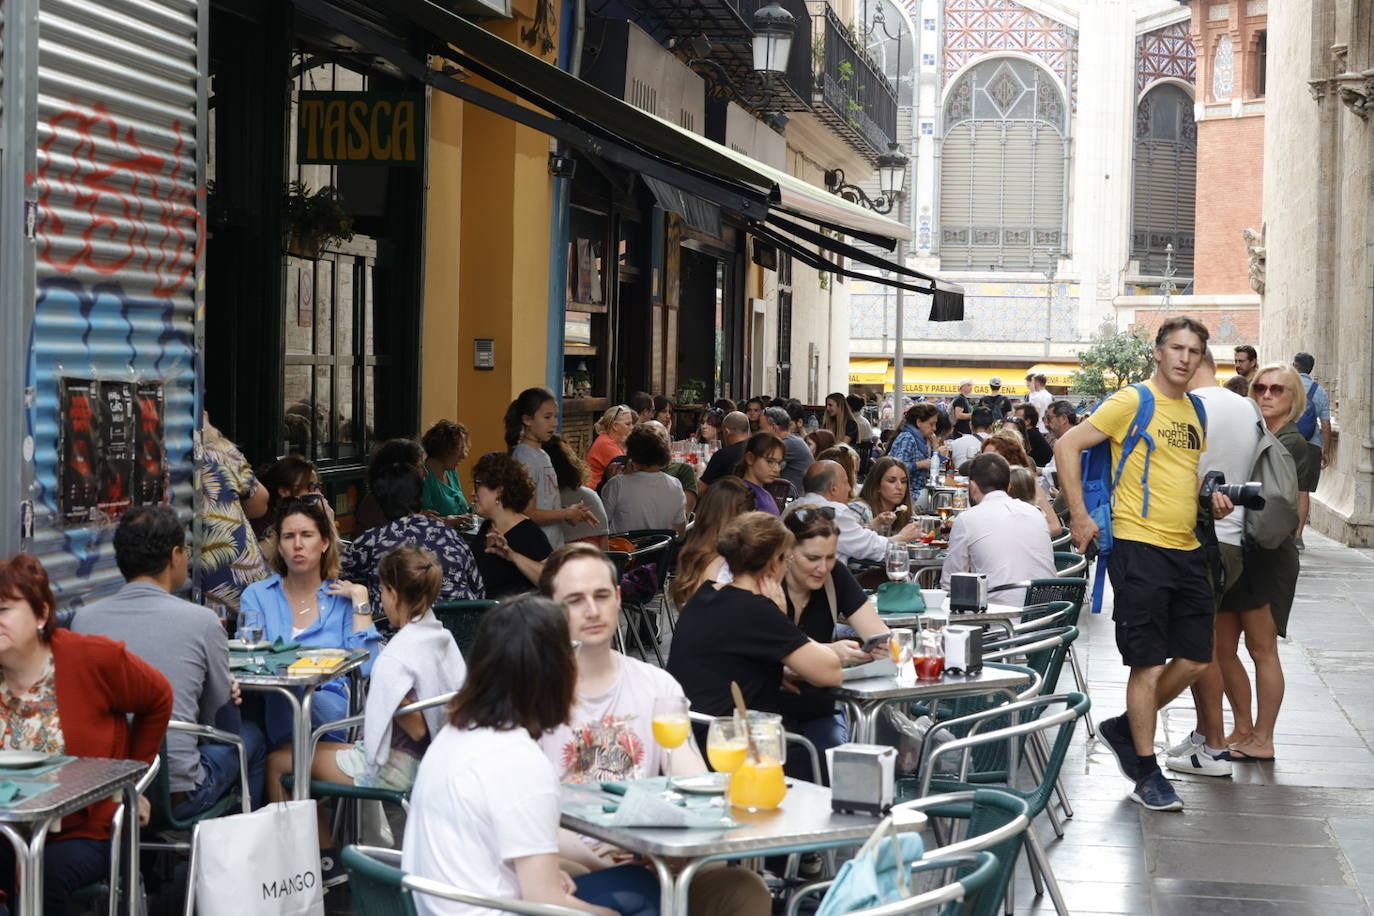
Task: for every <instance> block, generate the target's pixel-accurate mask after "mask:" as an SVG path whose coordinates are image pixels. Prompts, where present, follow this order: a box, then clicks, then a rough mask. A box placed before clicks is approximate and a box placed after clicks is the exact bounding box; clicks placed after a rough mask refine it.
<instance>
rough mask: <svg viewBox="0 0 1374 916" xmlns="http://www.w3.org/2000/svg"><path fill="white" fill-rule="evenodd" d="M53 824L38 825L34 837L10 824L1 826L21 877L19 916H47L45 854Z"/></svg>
mask: <svg viewBox="0 0 1374 916" xmlns="http://www.w3.org/2000/svg"><path fill="white" fill-rule="evenodd" d="M51 825H52V821H51V820H44V821H35V822H34V824H33V835H32V836H30V837H29V838H28V840H25V839H24V837H23V836H22V835H21V834H20V833H19V831H17V830H15V829H14V828H13V827H11V826H10V825H9V824H0V833H3V834H4V835H5V839H7V840H9V841H10V846H11V847H12V848H13V849H14V857H15V865H16V868H15V871H16V872H17V874H18V877H19V883H18V885H17V887H16V890H17V891H18V892H19V907H18V909H17V910H15V911H14V912H15V913H16V914H17V916H43V850H44V848H45V847H46V846H47V843H48V828H49V827H50V826H51Z"/></svg>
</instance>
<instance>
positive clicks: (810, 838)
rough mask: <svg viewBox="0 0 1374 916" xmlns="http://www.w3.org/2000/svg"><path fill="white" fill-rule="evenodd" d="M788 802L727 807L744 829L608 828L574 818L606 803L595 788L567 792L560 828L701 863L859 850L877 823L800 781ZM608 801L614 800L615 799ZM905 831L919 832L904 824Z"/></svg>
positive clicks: (792, 783)
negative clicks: (842, 809)
mask: <svg viewBox="0 0 1374 916" xmlns="http://www.w3.org/2000/svg"><path fill="white" fill-rule="evenodd" d="M788 782H789V785H790V788H788V790H787V797H786V798H784V799H783V801H782V804H781V805H780V806H779V807H778V809H777V810H775V811H745V810H743V809H741V808H728V807H727V808H723V809H721V810H722V811H727V812H729V814H730V816H731V817H732V818H734V820H735V822H736V823H737V824H739V825H740V826H738V827H734V828H724V827H721V828H716V827H608V826H606V825H605V824H599V823H597V822H595V821H589V820H585V819H583V818H581V817H578V816H577V815H576V814H573V813H570V811H569V807H570V806H572V807H576V806H578V805H585V804H586V802H587V800H588V798H593V799H596V798H602V797H603V796H602V794H601V793H600V792H598V790H597V789H596V788H595V787H594V786H574V785H569V786H565V787H564V793H563V803H564V804H563V817H562V824H563V826H564V827H566V828H568V829H569V830H573V831H576V832H577V833H581V834H585V835H587V836H591V837H595V838H597V839H599V840H604V841H605V842H607V843H613V844H614V845H616V846H619V847H620V848H621V849H628V850H629V851H631V852H637V853H640V854H643V855H655V856H670V857H674V858H684V859H702V858H708V857H709V858H715V857H721V856H727V857H730V858H734V857H736V856H741V857H743V856H753V855H760V854H763V853H767V852H781V851H786V850H800V849H803V848H806V849H825V848H829V847H834V846H850V845H858V844H860V843H862V842H863V841H864V840H866V839H868V837H869V835H870V834H871V833H872V832H873V829H874V828H875V827H877V826H878V822H879V820H880V819H879V818H876V817H873V816H872V815H868V814H837V813H836V812H834V811H832V810H831V809H830V790H829V789H827V788H826V787H825V786H818V785H816V784H814V783H810V782H806V781H805V780H801V779H789V780H788ZM604 799H605V800H607V801H614V800H615V796H611V795H606V796H604ZM901 829H920V828H919V825H916V824H913V825H903V827H902V828H901Z"/></svg>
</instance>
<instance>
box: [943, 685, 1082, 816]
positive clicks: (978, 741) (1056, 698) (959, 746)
mask: <svg viewBox="0 0 1374 916" xmlns="http://www.w3.org/2000/svg"><path fill="white" fill-rule="evenodd" d="M1072 696H1074V695H1072V694H1064V693H1060V694H1051V695H1049V696H1043V697H1035V698H1034V699H1031V700H1018V701H1017V702H1015V703H1008V704H1006V705H1005V706H997V707H994V708H993V709H989V710H984V711H983V712H978V713H973V714H972V715H968V716H961V717H960V718H959V719H957V720H951V721H950V722H942V723H940V725H941V726H942V727H948V726H949V725H950V724H951V723H952V722H957V721H968V722H973V721H976V720H982V719H986V718H987V717H989V716H992V715H1004V714H1006V713H1008V712H1012V711H1016V712H1019V711H1023V710H1027V709H1033V708H1035V707H1037V706H1045V705H1047V704H1049V703H1053V702H1064V703H1065V704H1067V703H1068V702H1069V701H1070V699H1071V697H1072ZM1078 716H1079V712H1078V710H1076V709H1074V708H1073V707H1072V706H1066V708H1065V709H1063V710H1060V711H1059V712H1057V713H1054V714H1053V715H1049V716H1041V717H1040V718H1038V719H1034V720H1032V721H1030V722H1022V723H1020V724H1017V725H1007V726H1004V727H1002V728H998V729H994V730H993V731H990V732H985V733H983V734H981V735H980V734H970V735H967V736H966V737H963V738H955V739H954V740H953V741H947V742H945V743H944V744H941V745H939V746H937V747H934V748H932V749H931V751H930V755H929V756H924V753H923V756H922V759H921V790H920V794H921V795H923V796H924V795H929V794H930V781H931V779H932V778H933V776H934V774H935V761H936V760H937V759H939V758H940V757H943V756H945V755H947V754H953V753H959V754H967V752H968V751H971V750H972V749H973V748H975V747H979V746H980V745H984V744H994V743H996V742H1000V741H1007V742H1011V741H1014V740H1015V739H1016V738H1019V737H1022V736H1023V735H1029V734H1031V733H1033V732H1040V731H1047V730H1049V729H1051V728H1054V727H1056V726H1058V725H1062V724H1064V723H1065V722H1069V721H1071V720H1075V719H1077V718H1078ZM932 731H934V729H932ZM966 762H967V757H965V765H966ZM962 772H963V770H962V768H961V773H962Z"/></svg>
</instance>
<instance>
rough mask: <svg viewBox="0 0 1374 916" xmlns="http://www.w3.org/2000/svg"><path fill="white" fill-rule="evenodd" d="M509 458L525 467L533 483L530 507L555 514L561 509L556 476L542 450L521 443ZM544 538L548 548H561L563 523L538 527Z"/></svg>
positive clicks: (550, 462)
mask: <svg viewBox="0 0 1374 916" xmlns="http://www.w3.org/2000/svg"><path fill="white" fill-rule="evenodd" d="M511 457H512V458H514V459H515V460H516V461H518V462H520V463H521V464H523V465H524V466H525V470H526V471H528V472H529V475H530V480H532V481H533V482H534V502H532V503H530V507H531V508H534V509H543V510H546V511H549V512H557V511H558V510H559V509H562V508H563V497H562V495H560V494H559V492H558V475H557V474H555V473H554V472H553V462H552V461H550V460H549V453H548V452H546V451H544V450H543V449H542V448H534V447H533V446H529V445H526V444H525V443H523V442H521V443H520V444H519V445H517V446H516V447H515V449H514V450H513V451H512V452H511ZM539 527H540V529H542V530H543V532H544V537H546V538H548V539H549V547H551V548H553V549H554V550H557V549H558V548H559V547H562V546H563V523H562V522H554V523H553V524H552V525H540V526H539Z"/></svg>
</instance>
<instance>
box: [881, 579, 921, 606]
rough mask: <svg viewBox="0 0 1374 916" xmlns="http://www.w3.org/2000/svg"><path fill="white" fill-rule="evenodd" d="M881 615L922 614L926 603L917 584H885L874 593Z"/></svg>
mask: <svg viewBox="0 0 1374 916" xmlns="http://www.w3.org/2000/svg"><path fill="white" fill-rule="evenodd" d="M873 594H874V597H876V598H877V600H878V613H879V614H921V613H924V612H925V609H926V602H925V599H924V598H922V597H921V586H919V585H918V584H916V583H915V582H884V583H883V584H882V585H879V586H878V588H877V589H876V590H875V591H874V593H873Z"/></svg>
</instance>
